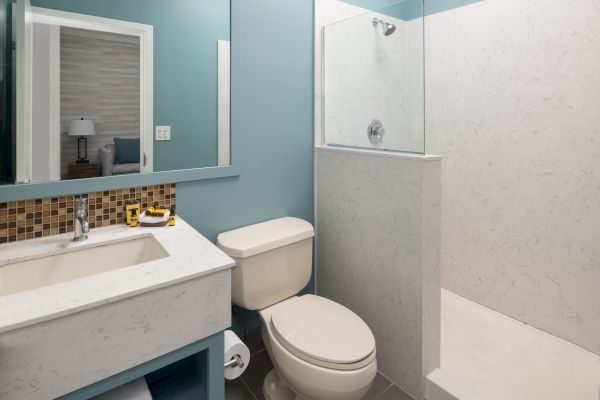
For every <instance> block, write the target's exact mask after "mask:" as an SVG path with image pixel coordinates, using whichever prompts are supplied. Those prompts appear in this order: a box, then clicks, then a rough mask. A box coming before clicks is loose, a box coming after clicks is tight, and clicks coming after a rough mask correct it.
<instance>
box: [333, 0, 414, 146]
mask: <svg viewBox="0 0 600 400" xmlns="http://www.w3.org/2000/svg"><path fill="white" fill-rule="evenodd" d="M364 11H365V12H363V13H361V14H359V15H356V16H353V17H350V18H347V19H344V20H341V21H338V22H335V23H332V24H330V25H326V26H325V27H324V28H323V37H322V46H323V47H322V54H323V58H322V74H323V75H322V76H323V81H322V96H323V101H322V127H323V139H324V143H325V144H327V145H329V146H344V147H358V148H367V149H379V150H390V151H401V152H410V153H419V154H424V153H425V129H424V126H425V122H424V121H425V112H424V108H425V107H424V100H425V99H424V68H423V64H424V55H423V49H424V46H423V0H418V1H416V0H405V1H401V2H396V3H394V4H392V5H391V6H388V7H385V8H382V9H379V10H376V11H370V10H367V9H365V10H364Z"/></svg>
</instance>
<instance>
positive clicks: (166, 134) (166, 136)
mask: <svg viewBox="0 0 600 400" xmlns="http://www.w3.org/2000/svg"><path fill="white" fill-rule="evenodd" d="M155 135H156V140H171V127H170V126H157V127H156V133H155Z"/></svg>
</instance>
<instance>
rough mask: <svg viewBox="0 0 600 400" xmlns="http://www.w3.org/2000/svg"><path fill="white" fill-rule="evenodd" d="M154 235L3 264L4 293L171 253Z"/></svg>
mask: <svg viewBox="0 0 600 400" xmlns="http://www.w3.org/2000/svg"><path fill="white" fill-rule="evenodd" d="M168 256H169V253H167V251H166V250H165V249H164V248H163V246H162V245H161V244H160V243H159V242H158V241H157V240H156V238H155V237H154V236H153V235H145V236H138V237H133V238H128V239H125V240H121V241H117V242H111V243H107V244H101V245H95V246H84V247H81V248H79V249H76V250H65V252H62V253H57V254H52V255H49V256H42V257H38V258H33V259H29V260H25V261H19V262H14V263H11V264H6V265H0V296H6V295H9V294H14V293H19V292H23V291H26V290H30V289H36V288H40V287H44V286H49V285H53V284H56V283H61V282H66V281H70V280H73V279H78V278H83V277H87V276H91V275H95V274H99V273H102V272H108V271H112V270H116V269H119V268H125V267H130V266H133V265H137V264H142V263H146V262H149V261H154V260H158V259H161V258H165V257H168Z"/></svg>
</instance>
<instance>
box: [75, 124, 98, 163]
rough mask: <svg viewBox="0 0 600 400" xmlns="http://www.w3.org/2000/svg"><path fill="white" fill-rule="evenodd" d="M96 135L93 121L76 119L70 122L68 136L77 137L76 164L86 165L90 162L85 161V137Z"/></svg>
mask: <svg viewBox="0 0 600 400" xmlns="http://www.w3.org/2000/svg"><path fill="white" fill-rule="evenodd" d="M95 134H96V126H95V125H94V121H92V120H91V119H83V118H81V119H76V120H74V121H72V122H71V127H70V128H69V136H79V139H77V161H76V163H77V164H88V163H89V162H90V161H89V160H88V159H87V156H88V152H87V136H92V135H95ZM82 144H83V154H81V153H82V151H81V150H82V149H81V147H82Z"/></svg>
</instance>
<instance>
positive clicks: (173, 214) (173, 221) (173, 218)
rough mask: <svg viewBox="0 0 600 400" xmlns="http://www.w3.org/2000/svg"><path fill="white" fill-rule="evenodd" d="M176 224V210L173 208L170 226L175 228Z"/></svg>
mask: <svg viewBox="0 0 600 400" xmlns="http://www.w3.org/2000/svg"><path fill="white" fill-rule="evenodd" d="M176 222H177V221H176V217H175V209H174V208H171V213H170V214H169V226H175V223H176Z"/></svg>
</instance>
